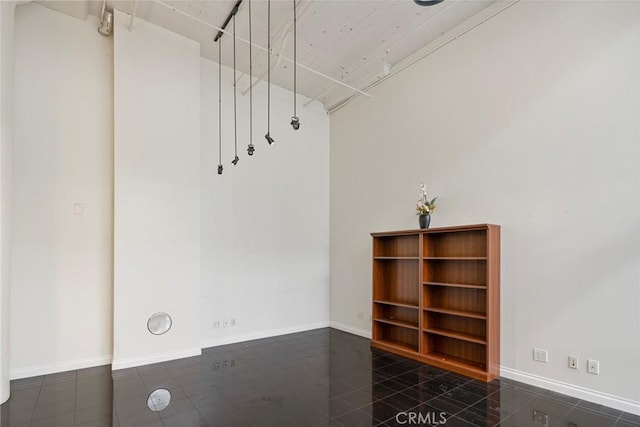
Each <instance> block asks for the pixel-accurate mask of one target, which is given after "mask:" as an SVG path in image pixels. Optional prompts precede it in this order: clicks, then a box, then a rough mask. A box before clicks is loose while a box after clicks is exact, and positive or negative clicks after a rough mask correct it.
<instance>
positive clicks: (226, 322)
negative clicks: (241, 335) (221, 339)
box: [222, 319, 231, 328]
mask: <svg viewBox="0 0 640 427" xmlns="http://www.w3.org/2000/svg"><path fill="white" fill-rule="evenodd" d="M230 323H231V322H229V321H228V320H227V319H224V320H223V321H222V327H223V328H228V327H229V326H231V325H230Z"/></svg>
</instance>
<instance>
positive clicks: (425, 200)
mask: <svg viewBox="0 0 640 427" xmlns="http://www.w3.org/2000/svg"><path fill="white" fill-rule="evenodd" d="M437 198H438V196H436V197H434V198H433V199H431V200H429V197H427V187H425V185H424V183H423V184H420V198H419V199H418V203H417V204H416V215H419V217H418V222H419V224H420V228H429V224H430V223H431V212H433V211H435V210H436V199H437Z"/></svg>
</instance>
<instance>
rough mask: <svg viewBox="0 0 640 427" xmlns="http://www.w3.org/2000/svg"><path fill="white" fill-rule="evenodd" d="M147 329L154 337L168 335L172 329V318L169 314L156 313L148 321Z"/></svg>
mask: <svg viewBox="0 0 640 427" xmlns="http://www.w3.org/2000/svg"><path fill="white" fill-rule="evenodd" d="M147 329H149V332H151V333H152V334H153V335H162V334H166V333H167V332H168V331H169V329H171V316H169V315H168V314H167V313H155V314H153V315H152V316H151V317H150V318H149V320H148V321H147Z"/></svg>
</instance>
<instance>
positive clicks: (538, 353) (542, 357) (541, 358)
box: [533, 348, 549, 363]
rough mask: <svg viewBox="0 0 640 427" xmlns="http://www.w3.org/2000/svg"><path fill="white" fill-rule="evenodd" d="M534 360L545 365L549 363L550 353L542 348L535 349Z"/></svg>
mask: <svg viewBox="0 0 640 427" xmlns="http://www.w3.org/2000/svg"><path fill="white" fill-rule="evenodd" d="M533 360H536V361H538V362H543V363H549V352H548V351H547V350H543V349H541V348H534V349H533Z"/></svg>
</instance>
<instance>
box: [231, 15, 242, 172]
mask: <svg viewBox="0 0 640 427" xmlns="http://www.w3.org/2000/svg"><path fill="white" fill-rule="evenodd" d="M236 82H237V80H236V15H235V14H234V15H233V147H234V152H235V157H234V158H233V160H232V161H231V163H232V164H233V166H235V165H237V164H238V161H239V160H240V158H239V157H238V104H237V101H236V97H237V90H236Z"/></svg>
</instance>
